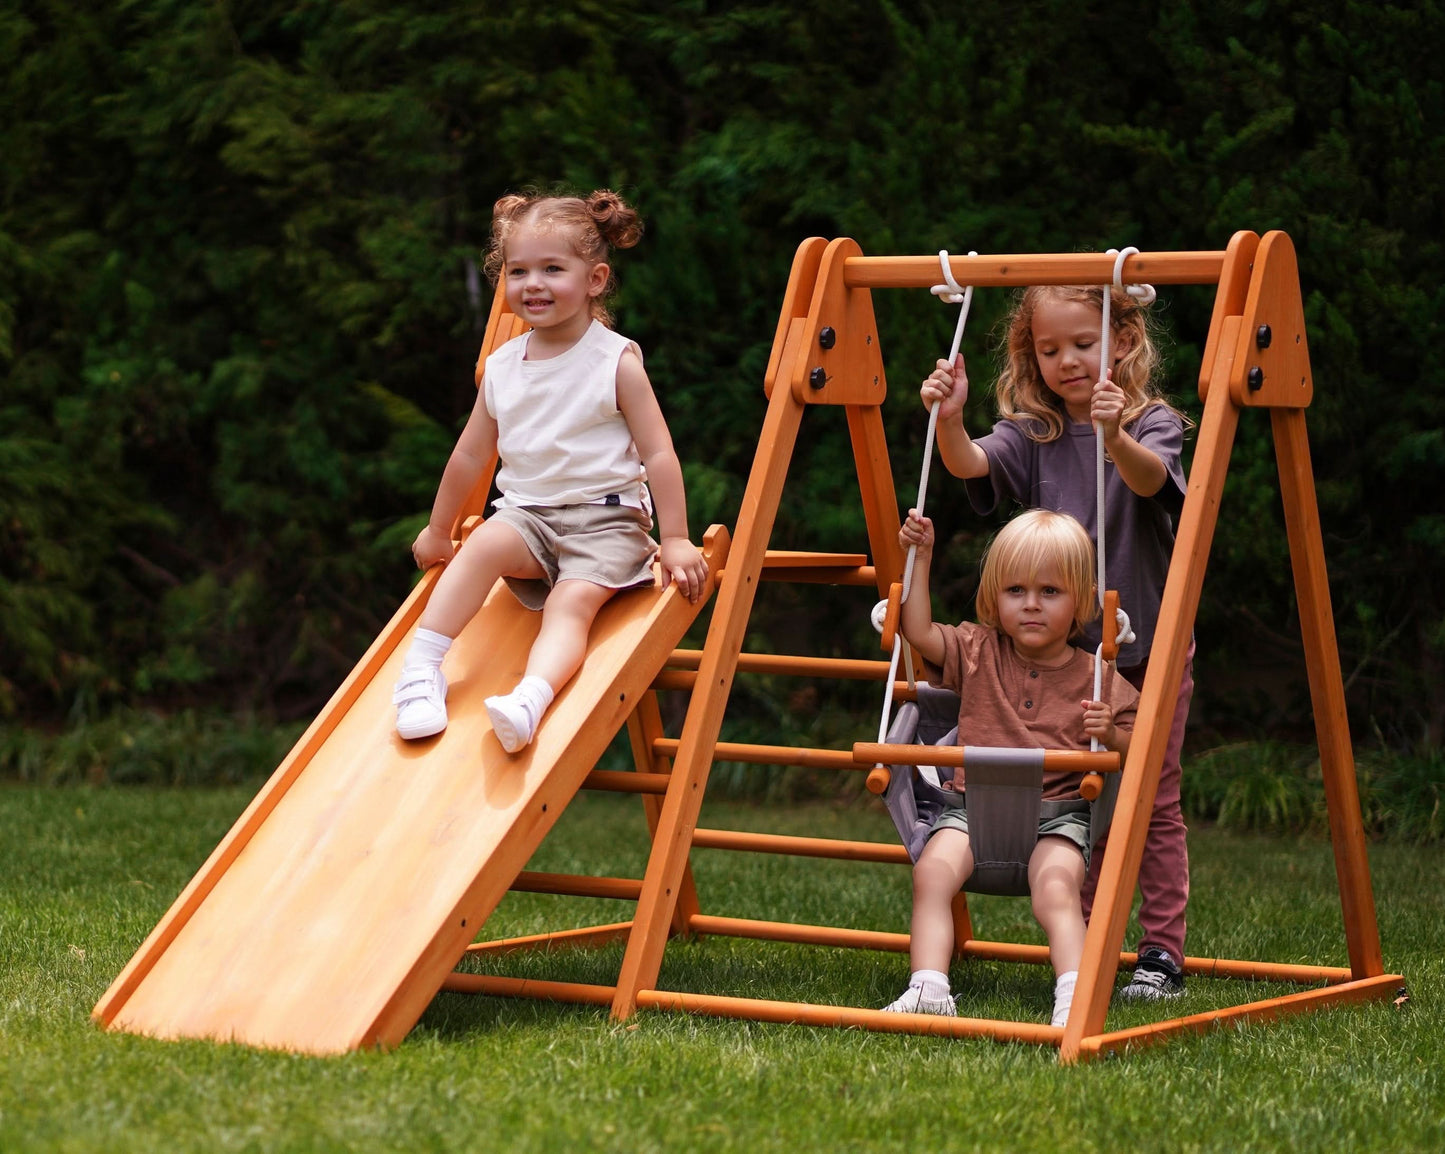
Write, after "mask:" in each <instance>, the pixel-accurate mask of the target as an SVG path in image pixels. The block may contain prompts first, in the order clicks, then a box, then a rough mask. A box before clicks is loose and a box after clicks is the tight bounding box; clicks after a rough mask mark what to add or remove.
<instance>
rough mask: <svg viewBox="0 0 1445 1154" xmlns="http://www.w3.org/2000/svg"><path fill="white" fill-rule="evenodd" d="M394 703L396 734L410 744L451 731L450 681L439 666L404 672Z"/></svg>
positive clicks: (392, 697) (395, 691)
mask: <svg viewBox="0 0 1445 1154" xmlns="http://www.w3.org/2000/svg"><path fill="white" fill-rule="evenodd" d="M391 700H392V702H393V704H395V705H396V732H397V733H398V735H400V736H401V737H403V738H405V739H406V740H407V741H415V740H416V739H417V738H420V737H432V736H434V735H435V734H438V733H440V732H441V731H442V730H444V729H445V728H446V727H447V704H446V702H447V679H446V678H445V677H444V676H443V675H442V671H441V669H440V668H438V667H437V666H435V665H432V666H428V667H426V668H423V669H403V670H402V671H401V677H400V678H398V679H397V683H396V689H395V690H393V691H392V695H391Z"/></svg>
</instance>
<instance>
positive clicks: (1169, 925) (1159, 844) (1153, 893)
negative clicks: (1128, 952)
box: [1082, 642, 1194, 962]
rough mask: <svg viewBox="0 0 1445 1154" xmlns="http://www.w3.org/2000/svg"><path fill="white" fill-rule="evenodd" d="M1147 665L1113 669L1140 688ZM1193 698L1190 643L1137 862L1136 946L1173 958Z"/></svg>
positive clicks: (1095, 876) (1184, 867)
mask: <svg viewBox="0 0 1445 1154" xmlns="http://www.w3.org/2000/svg"><path fill="white" fill-rule="evenodd" d="M1146 668H1147V666H1144V665H1136V666H1134V667H1132V668H1130V669H1121V670H1119V672H1120V673H1121V674H1122V675H1123V676H1124V677H1125V679H1127V680H1128V682H1129V683H1130V684H1131V685H1133V686H1134V687H1135V688H1136V689H1142V688H1143V687H1144V671H1145V669H1146ZM1193 696H1194V645H1193V643H1192V642H1191V643H1190V646H1189V653H1188V656H1186V657H1185V659H1184V677H1183V679H1182V680H1181V681H1180V683H1179V699H1178V701H1176V702H1175V703H1174V720H1173V722H1172V724H1171V725H1170V727H1169V746H1168V748H1167V749H1165V751H1164V765H1163V767H1162V768H1161V769H1160V771H1159V790H1158V792H1157V793H1156V794H1155V795H1154V812H1153V813H1151V814H1150V815H1149V834H1148V836H1147V837H1146V838H1145V840H1144V856H1143V857H1142V858H1141V859H1140V862H1139V898H1140V901H1139V928H1140V930H1141V931H1142V932H1141V935H1140V937H1139V949H1141V950H1142V949H1143V948H1144V947H1145V946H1158V947H1159V948H1160V949H1165V950H1168V951H1169V954H1170V956H1171V957H1172V958H1173V959H1174V960H1175V961H1176V962H1178V961H1181V960H1182V959H1183V957H1184V909H1185V907H1186V906H1187V905H1188V904H1189V848H1188V846H1186V845H1185V842H1184V832H1185V830H1184V814H1183V813H1182V812H1181V811H1180V808H1179V778H1180V771H1179V751H1180V749H1181V748H1182V747H1183V745H1184V724H1185V722H1186V721H1188V719H1189V702H1190V699H1191V698H1193ZM1108 840H1109V835H1108V833H1107V832H1106V833H1105V834H1104V839H1103V840H1102V841H1100V842H1099V844H1098V845H1097V846H1095V847H1094V853H1093V856H1092V857H1091V858H1090V861H1089V874H1088V877H1086V878H1085V879H1084V892H1083V895H1082V897H1083V902H1084V918H1085V920H1087V919H1088V917H1089V910H1090V908H1091V907H1092V906H1093V904H1094V888H1095V887H1096V886H1097V885H1098V884H1099V867H1100V864H1101V863H1102V862H1103V860H1104V847H1105V845H1106V844H1107V842H1108Z"/></svg>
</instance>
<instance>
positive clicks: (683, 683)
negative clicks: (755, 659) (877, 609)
mask: <svg viewBox="0 0 1445 1154" xmlns="http://www.w3.org/2000/svg"><path fill="white" fill-rule="evenodd" d="M859 664H860V665H861V664H863V663H862V662H859ZM743 672H744V673H758V672H767V673H774V674H783V675H787V674H791V675H793V676H797V677H820V676H825V677H835V678H837V679H838V680H840V681H871V680H878V681H882V680H883V677H884V675H885V674H886V673H887V672H888V663H887V662H886V661H885V662H883V670H882V672H880V673H879V674H878V675H877V677H876V678H875V677H874V675H873V672H872V671H871V670H867V671H864V672H861V673H854V672H849V671H848V670H846V669H842V670H834V671H832V672H829V673H821V674H820V673H819V672H818V671H817V670H815V669H811V668H808V669H802V668H799V669H769V670H756V669H746V670H743ZM696 685H697V674H696V673H694V672H693V671H692V670H690V669H664V670H663V671H662V672H661V673H659V674H658V675H657V676H656V677H654V678H653V679H652V688H653V689H656V690H681V691H687V692H691V691H692V690H693V689H694V688H695V687H696ZM917 698H918V690H917V689H916V688H909V685H908V682H906V681H895V682H894V683H893V700H894V701H895V702H898V701H915V700H917Z"/></svg>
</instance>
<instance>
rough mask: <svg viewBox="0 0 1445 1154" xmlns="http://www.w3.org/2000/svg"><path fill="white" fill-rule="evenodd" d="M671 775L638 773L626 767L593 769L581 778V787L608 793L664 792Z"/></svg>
mask: <svg viewBox="0 0 1445 1154" xmlns="http://www.w3.org/2000/svg"><path fill="white" fill-rule="evenodd" d="M671 780H672V777H671V776H670V775H669V774H666V773H638V772H635V771H633V770H628V769H594V770H593V771H592V772H591V773H589V774H588V775H587V776H586V777H584V778H583V779H582V788H583V789H600V790H604V791H606V792H609V793H666V792H667V784H668V782H670V781H671Z"/></svg>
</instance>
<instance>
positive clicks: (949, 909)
mask: <svg viewBox="0 0 1445 1154" xmlns="http://www.w3.org/2000/svg"><path fill="white" fill-rule="evenodd" d="M972 873H973V847H972V846H971V845H970V844H969V840H968V834H966V833H964V832H963V831H962V830H961V829H941V830H939V831H938V832H937V833H935V834H934V835H933V836H932V837H931V838H929V839H928V844H927V845H925V846H924V847H923V853H921V854H920V855H919V857H918V861H917V862H916V863H915V864H914V866H913V920H912V923H911V934H910V937H909V946H908V956H909V960H910V962H911V963H912V966H913V974H912V977H910V978H909V981H908V989H907V990H905V991H904V992H903V996H902V997H900V998H899V999H898V1000H897V1001H895V1002H893V1003H892V1004H891V1005H889V1006H887V1007H886V1008H887V1009H889V1010H893V1011H898V1012H904V1013H923V1014H952V1013H954V1008H953V998H952V996H951V995H950V993H949V988H948V964H949V962H950V961H951V960H952V959H953V895H954V894H956V893H958V891H959V890H960V889H962V888H963V883H964V882H966V881H967V880H968V878H969V875H970V874H972Z"/></svg>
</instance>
